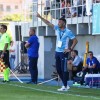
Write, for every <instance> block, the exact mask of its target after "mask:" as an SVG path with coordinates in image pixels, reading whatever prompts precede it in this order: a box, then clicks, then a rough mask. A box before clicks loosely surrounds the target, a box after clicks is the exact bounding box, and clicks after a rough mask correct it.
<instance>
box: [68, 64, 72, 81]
mask: <svg viewBox="0 0 100 100" xmlns="http://www.w3.org/2000/svg"><path fill="white" fill-rule="evenodd" d="M67 69H68V72H69V80H72V76H73V74H72V64H69V63H68V64H67Z"/></svg>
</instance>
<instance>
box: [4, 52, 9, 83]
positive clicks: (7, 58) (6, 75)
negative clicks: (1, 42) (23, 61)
mask: <svg viewBox="0 0 100 100" xmlns="http://www.w3.org/2000/svg"><path fill="white" fill-rule="evenodd" d="M3 61H4V63H5V67H6V69H5V71H4V80H5V81H9V74H10V69H9V68H10V62H9V51H6V53H5V54H4V58H3Z"/></svg>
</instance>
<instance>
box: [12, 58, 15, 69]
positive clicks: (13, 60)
mask: <svg viewBox="0 0 100 100" xmlns="http://www.w3.org/2000/svg"><path fill="white" fill-rule="evenodd" d="M14 62H15V58H14V57H13V58H12V70H14V68H15V64H14Z"/></svg>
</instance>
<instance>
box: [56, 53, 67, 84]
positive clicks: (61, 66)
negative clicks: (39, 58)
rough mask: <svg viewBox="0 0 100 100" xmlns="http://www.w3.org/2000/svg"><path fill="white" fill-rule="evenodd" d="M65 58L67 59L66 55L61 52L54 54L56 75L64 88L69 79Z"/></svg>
mask: <svg viewBox="0 0 100 100" xmlns="http://www.w3.org/2000/svg"><path fill="white" fill-rule="evenodd" d="M66 58H68V53H66V54H64V53H63V52H56V54H55V59H56V69H57V73H58V75H59V76H60V78H61V80H62V82H63V85H64V86H67V81H68V77H69V76H68V71H67V61H66Z"/></svg>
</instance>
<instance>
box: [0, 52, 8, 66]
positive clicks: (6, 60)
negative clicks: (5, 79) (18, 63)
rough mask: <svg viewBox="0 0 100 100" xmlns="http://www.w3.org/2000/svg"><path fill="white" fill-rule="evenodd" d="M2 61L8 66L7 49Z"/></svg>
mask: <svg viewBox="0 0 100 100" xmlns="http://www.w3.org/2000/svg"><path fill="white" fill-rule="evenodd" d="M1 54H2V51H0V56H1ZM3 62H4V63H5V65H6V66H7V67H9V68H10V62H9V51H8V50H6V52H5V53H4V57H3Z"/></svg>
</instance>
